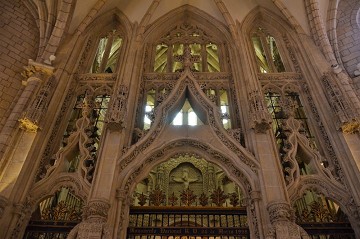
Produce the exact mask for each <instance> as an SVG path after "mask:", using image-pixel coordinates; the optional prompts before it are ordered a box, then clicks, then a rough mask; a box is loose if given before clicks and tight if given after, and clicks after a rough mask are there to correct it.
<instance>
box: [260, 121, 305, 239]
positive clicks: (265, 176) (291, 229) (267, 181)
mask: <svg viewBox="0 0 360 239" xmlns="http://www.w3.org/2000/svg"><path fill="white" fill-rule="evenodd" d="M261 129H263V128H261ZM255 142H256V146H255V147H256V151H257V158H258V159H259V161H260V164H261V171H260V173H261V176H260V178H261V179H262V180H263V183H262V185H264V194H265V198H266V203H267V210H268V213H269V216H270V222H271V225H272V227H271V228H270V230H269V232H268V235H267V236H266V238H269V239H270V238H274V239H275V238H276V239H280V238H284V239H285V238H286V239H289V238H293V239H295V238H308V237H307V234H306V232H305V231H304V230H303V229H302V228H301V227H299V226H298V225H297V224H295V222H294V219H295V218H294V215H293V214H294V213H293V210H292V208H291V205H290V203H289V198H288V195H287V191H286V190H287V189H286V186H285V181H284V178H283V176H282V175H283V173H282V169H281V165H280V160H279V156H278V153H277V148H276V144H275V141H274V139H273V136H272V135H271V133H270V130H266V131H262V132H259V133H256V134H255Z"/></svg>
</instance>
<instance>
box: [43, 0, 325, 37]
mask: <svg viewBox="0 0 360 239" xmlns="http://www.w3.org/2000/svg"><path fill="white" fill-rule="evenodd" d="M48 1H50V0H48ZM329 1H330V0H319V5H320V8H321V13H322V17H323V20H324V22H326V16H327V10H328V5H329ZM304 2H305V1H302V0H222V1H218V0H154V1H150V0H86V1H85V0H78V1H77V2H76V6H75V10H74V15H73V18H72V20H71V24H70V29H69V30H70V33H71V32H74V31H76V29H77V27H78V26H79V25H80V23H81V22H82V21H83V20H84V19H85V18H86V16H87V15H88V14H89V13H90V12H91V11H92V10H93V8H94V7H96V5H101V8H99V11H98V12H97V14H96V15H95V17H96V16H98V15H101V14H103V13H105V12H107V11H109V10H111V9H114V8H118V9H119V10H120V11H122V12H123V13H124V14H125V15H126V16H127V17H128V19H129V20H130V21H131V22H133V23H135V22H137V23H140V22H141V21H142V20H143V18H144V17H149V18H150V19H149V23H151V22H153V21H155V20H156V19H158V18H159V17H161V16H163V15H164V14H166V13H168V12H169V11H171V10H173V9H175V8H178V7H180V6H182V5H186V4H188V5H191V6H194V7H196V8H198V9H201V10H202V11H204V12H206V13H207V14H209V15H211V16H213V17H214V18H216V19H217V20H219V21H221V22H223V23H226V22H227V20H229V19H225V18H226V17H224V12H228V13H229V16H230V18H231V20H232V21H234V23H241V22H242V21H243V20H244V18H245V17H246V16H247V15H248V13H249V12H251V10H253V9H255V8H256V7H259V6H260V7H263V8H266V9H268V10H270V11H272V12H275V13H277V14H279V15H283V14H282V13H281V12H285V14H289V16H290V17H293V18H294V20H295V22H296V23H297V24H299V25H300V26H301V28H302V29H303V31H304V32H305V33H307V34H309V32H310V31H309V26H308V22H307V15H306V11H305V3H304ZM152 7H153V9H154V11H152V12H151V13H149V12H148V11H149V9H150V8H152Z"/></svg>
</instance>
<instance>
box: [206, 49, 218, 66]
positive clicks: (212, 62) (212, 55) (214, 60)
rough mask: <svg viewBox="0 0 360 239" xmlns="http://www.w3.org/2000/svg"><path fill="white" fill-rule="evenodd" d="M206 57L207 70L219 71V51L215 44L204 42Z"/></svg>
mask: <svg viewBox="0 0 360 239" xmlns="http://www.w3.org/2000/svg"><path fill="white" fill-rule="evenodd" d="M206 58H207V59H206V60H207V70H208V71H209V72H220V61H219V52H218V46H217V45H216V44H214V43H209V44H206Z"/></svg>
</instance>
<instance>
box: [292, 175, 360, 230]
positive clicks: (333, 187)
mask: <svg viewBox="0 0 360 239" xmlns="http://www.w3.org/2000/svg"><path fill="white" fill-rule="evenodd" d="M306 190H313V191H315V192H317V193H319V194H322V195H324V196H325V197H327V198H329V199H331V200H333V201H334V202H336V203H337V204H338V205H340V208H341V209H342V210H343V211H344V212H345V213H346V215H347V216H348V218H349V221H350V224H351V226H352V228H353V229H356V228H358V227H359V224H360V223H359V222H360V220H359V214H358V207H357V206H356V205H355V203H354V200H353V198H352V197H351V195H350V194H349V193H348V191H347V190H346V189H344V188H343V187H342V186H341V185H339V184H331V183H329V180H327V179H326V178H323V177H322V176H319V175H308V176H305V177H302V178H301V179H300V180H299V182H298V183H297V185H296V187H292V188H291V189H289V198H290V201H291V203H292V204H293V203H295V202H296V200H298V199H300V198H301V197H302V196H303V195H304V194H305V192H306Z"/></svg>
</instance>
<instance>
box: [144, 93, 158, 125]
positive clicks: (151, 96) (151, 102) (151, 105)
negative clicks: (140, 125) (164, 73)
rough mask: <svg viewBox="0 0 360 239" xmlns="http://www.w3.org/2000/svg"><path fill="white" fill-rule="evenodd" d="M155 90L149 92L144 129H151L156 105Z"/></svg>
mask: <svg viewBox="0 0 360 239" xmlns="http://www.w3.org/2000/svg"><path fill="white" fill-rule="evenodd" d="M155 94H156V92H155V90H154V89H151V90H149V91H148V92H147V97H146V105H145V115H144V129H145V130H147V129H150V126H151V124H152V113H153V110H154V107H155Z"/></svg>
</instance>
